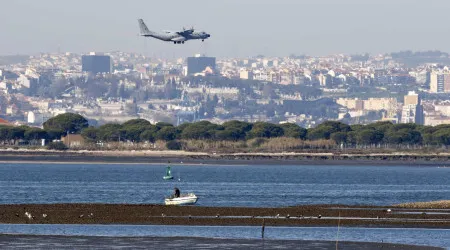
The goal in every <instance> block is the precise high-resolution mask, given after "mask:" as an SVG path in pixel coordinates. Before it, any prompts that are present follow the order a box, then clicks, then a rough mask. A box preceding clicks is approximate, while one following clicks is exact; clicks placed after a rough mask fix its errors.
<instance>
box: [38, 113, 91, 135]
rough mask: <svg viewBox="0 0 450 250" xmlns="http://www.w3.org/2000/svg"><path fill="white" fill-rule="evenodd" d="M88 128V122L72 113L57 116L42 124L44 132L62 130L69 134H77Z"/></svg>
mask: <svg viewBox="0 0 450 250" xmlns="http://www.w3.org/2000/svg"><path fill="white" fill-rule="evenodd" d="M88 126H89V124H88V121H87V120H86V119H85V118H84V117H83V116H81V115H79V114H74V113H65V114H61V115H57V116H55V117H52V118H50V119H48V120H47V121H46V122H44V129H45V130H62V131H66V132H70V133H79V132H80V131H81V130H82V129H84V128H87V127H88Z"/></svg>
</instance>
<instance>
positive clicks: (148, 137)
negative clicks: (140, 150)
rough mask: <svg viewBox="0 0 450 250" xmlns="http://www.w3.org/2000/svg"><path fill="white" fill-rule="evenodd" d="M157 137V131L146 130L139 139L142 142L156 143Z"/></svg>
mask: <svg viewBox="0 0 450 250" xmlns="http://www.w3.org/2000/svg"><path fill="white" fill-rule="evenodd" d="M155 135H156V129H146V130H144V131H143V132H142V133H141V135H140V136H139V138H140V139H141V141H149V142H152V143H153V142H155Z"/></svg>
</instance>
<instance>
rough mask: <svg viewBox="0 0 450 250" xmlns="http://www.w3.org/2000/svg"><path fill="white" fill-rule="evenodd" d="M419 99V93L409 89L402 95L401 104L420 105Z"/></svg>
mask: <svg viewBox="0 0 450 250" xmlns="http://www.w3.org/2000/svg"><path fill="white" fill-rule="evenodd" d="M420 104H421V100H420V97H419V94H417V93H416V92H414V91H409V92H408V94H407V95H405V96H404V103H403V105H405V106H407V105H420Z"/></svg>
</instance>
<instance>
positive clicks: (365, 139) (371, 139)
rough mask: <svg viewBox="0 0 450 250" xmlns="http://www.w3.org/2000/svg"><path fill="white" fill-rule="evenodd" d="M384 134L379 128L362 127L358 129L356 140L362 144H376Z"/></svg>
mask: <svg viewBox="0 0 450 250" xmlns="http://www.w3.org/2000/svg"><path fill="white" fill-rule="evenodd" d="M383 137H384V134H383V132H381V131H379V130H374V129H364V130H361V131H358V136H357V142H358V144H362V145H370V144H377V143H380V142H381V141H382V140H383Z"/></svg>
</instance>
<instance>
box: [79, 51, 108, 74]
mask: <svg viewBox="0 0 450 250" xmlns="http://www.w3.org/2000/svg"><path fill="white" fill-rule="evenodd" d="M81 64H82V67H81V68H82V71H83V72H89V73H92V74H98V73H111V72H112V62H111V57H110V56H104V55H95V54H92V53H91V55H84V56H82V57H81Z"/></svg>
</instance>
